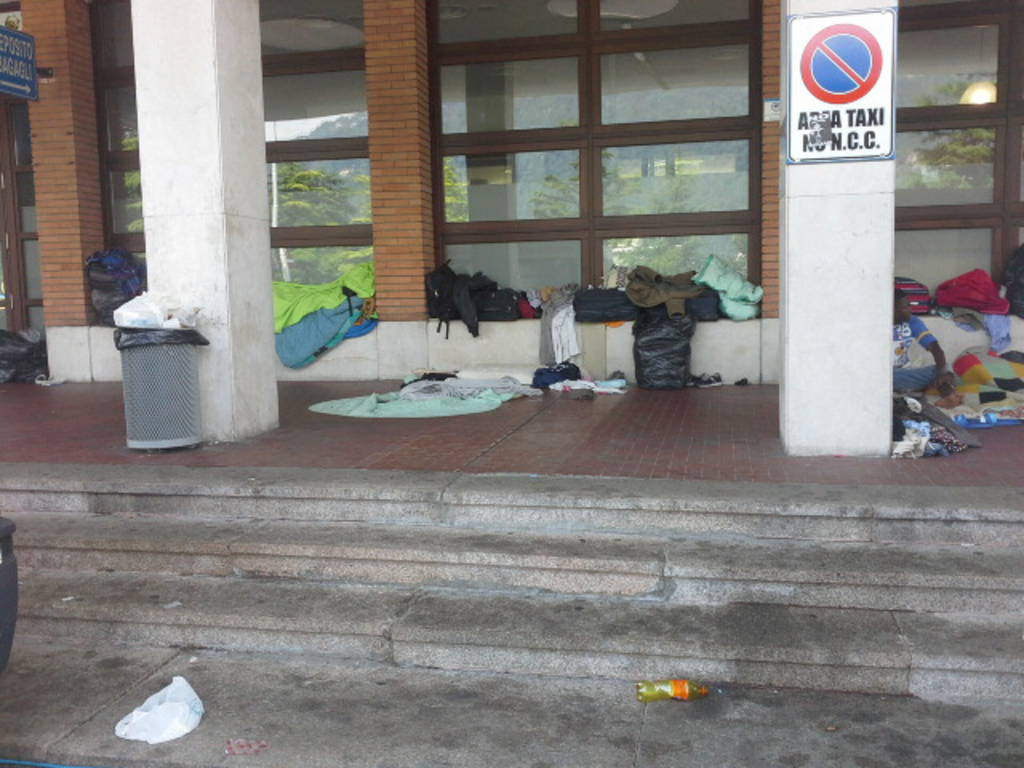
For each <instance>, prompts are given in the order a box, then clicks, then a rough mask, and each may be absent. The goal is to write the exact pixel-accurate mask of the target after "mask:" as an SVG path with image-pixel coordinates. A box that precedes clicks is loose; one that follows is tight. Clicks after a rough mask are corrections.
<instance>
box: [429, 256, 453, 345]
mask: <svg viewBox="0 0 1024 768" xmlns="http://www.w3.org/2000/svg"><path fill="white" fill-rule="evenodd" d="M427 313H428V314H429V315H430V317H436V318H437V332H438V333H440V332H441V323H444V324H445V331H444V337H445V338H446V339H447V338H448V329H449V326H450V324H451V321H452V320H458V319H459V310H458V308H457V307H456V306H455V272H454V271H453V270H452V268H451V267H450V266H448V262H447V261H446V262H444V264H442V265H441V266H439V267H438V268H437V269H435V270H434V271H433V272H428V273H427Z"/></svg>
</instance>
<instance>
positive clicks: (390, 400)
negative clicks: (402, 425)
mask: <svg viewBox="0 0 1024 768" xmlns="http://www.w3.org/2000/svg"><path fill="white" fill-rule="evenodd" d="M513 397H516V395H512V394H507V393H506V394H500V395H499V394H498V393H496V392H493V391H491V390H487V391H485V392H482V393H481V394H479V395H477V396H475V397H470V398H465V399H460V398H457V397H436V398H431V399H429V400H404V399H402V398H401V397H399V393H398V392H388V393H387V394H383V395H378V394H372V395H365V396H364V397H346V398H344V399H342V400H329V401H327V402H325V403H317V404H316V405H311V406H310V407H309V410H311V411H313V412H314V413H327V414H330V415H332V416H351V417H354V418H360V419H425V418H434V417H438V416H465V415H467V414H471V413H485V412H486V411H493V410H494V409H495V408H497V407H498V406H500V405H501V404H502V403H504V402H505V401H507V400H511V399H512V398H513Z"/></svg>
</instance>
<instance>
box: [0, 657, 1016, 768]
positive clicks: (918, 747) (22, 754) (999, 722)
mask: <svg viewBox="0 0 1024 768" xmlns="http://www.w3.org/2000/svg"><path fill="white" fill-rule="evenodd" d="M666 673H674V674H683V670H666ZM179 674H180V675H183V676H184V677H185V678H186V679H187V680H188V681H189V682H190V684H191V685H192V686H193V687H194V688H195V690H196V692H197V693H198V694H199V696H200V698H201V699H202V700H203V703H204V705H205V708H206V714H205V716H204V718H203V721H202V722H201V723H200V725H199V727H198V728H197V729H196V730H195V731H193V732H192V733H190V734H188V735H186V736H184V737H182V738H180V739H178V740H175V741H171V742H167V743H164V744H161V745H152V746H151V745H147V744H144V743H141V742H129V741H124V740H121V739H118V738H116V737H115V736H114V732H113V730H114V724H115V723H116V722H117V721H118V720H119V719H120V718H121V717H123V716H124V715H126V714H127V713H128V712H130V711H131V710H132V709H133V708H135V707H136V706H138V705H139V704H141V703H142V702H143V701H144V700H145V699H146V698H147V697H148V696H149V695H151V694H152V693H155V692H156V691H157V690H159V689H160V688H162V687H163V686H164V685H166V684H167V683H169V682H170V679H171V676H172V675H179ZM632 682H633V681H628V680H601V679H597V680H568V679H565V678H557V677H540V676H524V675H489V674H471V673H453V672H441V671H431V670H405V669H400V668H395V667H391V666H384V665H378V664H372V663H351V664H338V663H337V662H332V663H330V664H324V663H321V662H320V661H318V659H316V658H315V657H307V658H301V657H299V658H296V657H280V656H267V655H245V654H228V653H213V652H197V653H192V652H190V651H187V650H186V651H182V652H175V651H173V650H156V649H152V650H150V649H142V648H132V649H125V648H118V649H103V648H96V649H87V648H73V647H68V646H60V645H53V644H49V643H40V642H32V641H31V640H30V639H28V638H20V639H19V640H18V642H17V643H16V647H15V652H14V654H13V657H12V661H11V664H10V666H9V667H8V669H7V670H6V671H5V672H4V673H0V757H2V758H8V759H23V760H26V759H27V760H39V761H47V762H59V763H69V764H76V765H92V766H98V767H101V768H179V767H180V768H185V767H186V766H187V767H188V768H206V767H207V766H210V767H212V766H218V767H219V766H231V768H250V767H251V768H257V767H260V766H267V767H270V766H274V767H275V768H277V767H279V766H305V767H306V768H320V767H321V766H323V767H324V768H327V767H328V766H330V768H336V767H338V766H353V767H355V766H359V767H360V768H363V767H364V766H365V767H366V768H371V767H373V768H441V767H442V766H444V767H446V768H454V767H455V766H467V767H468V766H473V767H474V768H476V767H477V766H481V765H487V766H491V767H492V768H504V767H505V766H507V767H508V768H524V767H525V766H536V767H537V768H540V767H541V766H550V767H552V768H553V767H555V766H557V767H558V768H576V767H579V768H603V767H604V766H608V768H622V767H623V766H632V767H633V768H647V767H651V768H653V767H654V766H666V765H698V766H714V768H748V767H749V768H752V767H753V766H807V767H808V768H811V767H813V768H850V766H871V768H933V766H937V765H955V766H957V768H975V767H979V768H980V767H981V766H986V767H991V768H1017V767H1018V766H1020V765H1022V764H1024V707H1021V706H1015V705H1009V704H1006V703H998V702H990V701H962V702H949V703H926V702H922V701H920V700H917V699H911V698H901V697H882V696H860V695H853V694H845V695H844V694H834V693H823V692H802V691H801V692H798V691H789V690H777V689H750V688H740V687H733V686H730V687H721V686H715V687H714V689H713V692H712V695H711V696H709V697H708V698H707V699H703V700H699V701H694V702H685V703H684V702H673V701H666V702H657V703H652V704H648V705H644V704H640V703H638V702H637V701H636V700H635V698H634V694H633V685H632ZM229 739H244V740H248V741H252V742H260V741H263V742H266V744H267V746H266V748H265V749H263V750H261V751H259V752H257V753H256V754H251V755H226V754H225V749H226V746H227V742H228V740H229Z"/></svg>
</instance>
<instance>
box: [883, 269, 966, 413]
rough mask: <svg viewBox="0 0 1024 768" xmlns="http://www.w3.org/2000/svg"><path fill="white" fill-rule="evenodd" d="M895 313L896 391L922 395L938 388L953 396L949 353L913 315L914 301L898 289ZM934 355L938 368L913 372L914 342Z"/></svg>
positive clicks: (893, 369)
mask: <svg viewBox="0 0 1024 768" xmlns="http://www.w3.org/2000/svg"><path fill="white" fill-rule="evenodd" d="M895 298H896V303H895V306H894V311H893V325H892V342H893V350H892V351H893V362H892V388H893V389H894V390H895V391H897V392H922V391H924V390H926V389H929V388H931V387H934V388H935V389H937V390H938V391H939V394H940V395H942V396H943V397H947V396H948V395H951V394H953V392H954V389H953V374H952V373H951V372H950V371H947V370H946V353H945V352H943V351H942V347H940V346H939V341H938V339H936V338H935V337H934V336H933V335H932V332H931V331H929V330H928V326H927V325H925V324H924V321H922V320H921V318H919V317H915V316H914V315H912V314H911V312H910V300H909V299H908V297H907V294H905V293H904V292H903V291H901V290H899V289H898V288H897V289H896V296H895ZM915 341H916V342H917V343H918V344H920V345H921V346H922V347H924V348H925V349H927V350H928V351H929V352H931V353H932V357H933V358H935V365H928V366H925V367H923V368H910V367H908V366H909V364H910V354H909V353H910V347H911V345H913V343H914V342H915Z"/></svg>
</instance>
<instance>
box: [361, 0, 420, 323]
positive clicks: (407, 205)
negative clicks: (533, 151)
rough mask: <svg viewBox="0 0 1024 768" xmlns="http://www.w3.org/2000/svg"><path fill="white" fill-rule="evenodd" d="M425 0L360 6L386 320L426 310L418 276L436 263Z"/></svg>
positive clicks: (371, 1)
mask: <svg viewBox="0 0 1024 768" xmlns="http://www.w3.org/2000/svg"><path fill="white" fill-rule="evenodd" d="M425 6H426V3H424V2H423V1H422V0H367V1H366V2H365V3H364V5H363V8H364V13H365V15H366V88H367V103H368V107H369V113H370V185H371V190H372V194H373V198H372V199H373V251H374V260H375V262H376V268H377V306H378V309H379V311H380V316H381V318H382V319H386V320H422V319H424V318H425V317H426V316H427V312H426V299H425V295H424V288H423V277H424V275H425V274H426V273H427V272H428V271H429V270H430V269H432V268H433V265H434V215H433V195H432V184H431V154H430V153H431V143H430V104H429V95H430V90H429V81H430V78H429V70H428V64H427V19H426V10H425Z"/></svg>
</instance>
